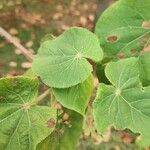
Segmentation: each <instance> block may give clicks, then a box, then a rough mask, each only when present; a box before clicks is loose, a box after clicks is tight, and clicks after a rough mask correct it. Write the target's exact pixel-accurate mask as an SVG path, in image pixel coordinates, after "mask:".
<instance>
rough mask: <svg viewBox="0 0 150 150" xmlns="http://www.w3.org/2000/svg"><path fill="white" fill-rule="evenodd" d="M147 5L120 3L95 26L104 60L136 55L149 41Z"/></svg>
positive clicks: (135, 0) (138, 0) (129, 1)
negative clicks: (112, 57)
mask: <svg viewBox="0 0 150 150" xmlns="http://www.w3.org/2000/svg"><path fill="white" fill-rule="evenodd" d="M149 10H150V1H149V0H142V1H141V0H119V1H118V2H117V3H115V4H114V5H112V6H111V7H110V8H108V9H107V10H106V11H105V12H104V13H103V15H102V16H101V17H100V19H99V20H98V22H97V24H96V28H95V33H96V34H97V35H98V37H99V41H100V44H101V46H102V48H103V50H104V54H105V56H113V55H116V54H118V55H119V54H122V53H123V54H125V55H127V56H132V55H137V54H138V52H139V51H141V50H142V49H143V47H144V45H145V44H146V43H147V42H148V41H149V38H150V26H149V24H150V12H149Z"/></svg>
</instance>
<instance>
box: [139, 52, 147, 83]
mask: <svg viewBox="0 0 150 150" xmlns="http://www.w3.org/2000/svg"><path fill="white" fill-rule="evenodd" d="M139 65H140V78H141V80H142V83H143V85H145V86H147V85H150V52H145V53H143V54H142V55H140V57H139Z"/></svg>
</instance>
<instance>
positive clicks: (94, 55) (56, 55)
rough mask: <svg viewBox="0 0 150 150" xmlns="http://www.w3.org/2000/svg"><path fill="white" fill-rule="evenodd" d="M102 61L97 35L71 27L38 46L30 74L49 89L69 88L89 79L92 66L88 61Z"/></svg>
mask: <svg viewBox="0 0 150 150" xmlns="http://www.w3.org/2000/svg"><path fill="white" fill-rule="evenodd" d="M102 57H103V52H102V49H101V48H100V46H99V41H98V38H97V37H96V35H94V34H93V33H91V32H90V31H88V30H86V29H83V28H77V27H74V28H71V29H70V30H68V31H66V32H64V33H63V34H62V35H60V36H59V37H58V38H55V39H54V40H47V41H45V42H43V43H42V44H41V47H40V49H39V50H38V54H37V56H36V58H35V60H34V62H33V71H34V72H35V73H36V74H37V75H39V76H40V77H41V79H42V81H43V82H44V83H45V84H47V85H48V86H50V87H54V88H68V87H71V86H74V85H77V84H79V83H80V82H83V81H84V80H86V79H87V78H88V77H89V76H90V74H91V72H92V66H91V64H90V63H89V62H88V61H87V59H91V60H93V61H96V62H97V61H100V60H101V59H102Z"/></svg>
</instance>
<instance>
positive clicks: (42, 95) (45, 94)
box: [31, 89, 50, 105]
mask: <svg viewBox="0 0 150 150" xmlns="http://www.w3.org/2000/svg"><path fill="white" fill-rule="evenodd" d="M49 93H50V91H49V89H48V90H46V91H45V92H44V93H43V94H41V95H40V96H39V97H37V99H35V100H34V101H33V102H32V103H31V105H36V104H37V103H39V102H40V101H42V100H43V99H44V98H45V97H46V96H47V95H48V94H49Z"/></svg>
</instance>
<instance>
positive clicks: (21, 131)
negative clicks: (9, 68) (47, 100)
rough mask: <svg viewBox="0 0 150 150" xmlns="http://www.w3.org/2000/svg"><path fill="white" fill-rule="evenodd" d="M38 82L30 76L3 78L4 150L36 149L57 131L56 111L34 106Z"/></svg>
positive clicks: (0, 138)
mask: <svg viewBox="0 0 150 150" xmlns="http://www.w3.org/2000/svg"><path fill="white" fill-rule="evenodd" d="M37 93H38V80H37V79H35V78H34V79H33V78H27V77H13V78H2V79H0V149H1V150H35V149H36V145H37V144H38V143H40V142H41V141H42V140H43V139H45V138H46V137H47V136H49V135H50V133H51V132H52V131H53V130H54V127H55V125H54V124H55V120H56V110H55V109H53V108H49V107H46V106H36V105H34V106H31V103H32V101H33V100H35V99H36V98H37Z"/></svg>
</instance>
